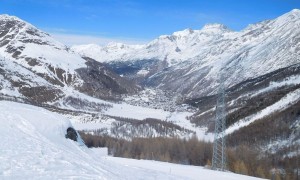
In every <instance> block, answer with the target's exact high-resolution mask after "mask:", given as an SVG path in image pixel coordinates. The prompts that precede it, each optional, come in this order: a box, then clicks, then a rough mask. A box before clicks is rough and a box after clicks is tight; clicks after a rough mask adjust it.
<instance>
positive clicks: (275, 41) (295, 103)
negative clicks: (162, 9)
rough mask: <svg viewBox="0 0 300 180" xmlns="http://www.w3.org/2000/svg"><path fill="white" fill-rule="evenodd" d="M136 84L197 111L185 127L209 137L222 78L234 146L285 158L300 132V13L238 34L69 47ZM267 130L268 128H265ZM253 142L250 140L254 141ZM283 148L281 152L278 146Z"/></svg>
mask: <svg viewBox="0 0 300 180" xmlns="http://www.w3.org/2000/svg"><path fill="white" fill-rule="evenodd" d="M71 49H72V50H74V51H75V52H78V53H79V54H80V55H82V56H84V57H91V58H93V59H95V60H97V61H99V62H103V63H105V64H106V65H107V66H108V67H110V68H111V69H113V70H114V71H115V72H117V73H118V74H120V75H122V76H124V77H126V78H129V79H133V80H135V81H136V82H137V83H139V84H140V85H143V86H146V87H150V88H155V89H160V90H164V91H167V92H172V93H174V94H173V98H174V99H175V98H177V97H180V98H178V99H179V101H178V102H177V103H186V104H189V105H192V106H194V107H196V108H197V112H196V113H194V114H193V115H192V116H190V117H189V120H190V121H191V122H192V123H194V124H196V126H198V127H205V128H208V132H213V130H214V120H215V106H216V101H217V98H218V94H217V92H218V87H219V79H220V77H221V76H222V77H223V79H224V84H225V88H226V97H225V98H226V120H227V127H228V129H227V130H226V134H227V135H228V142H229V144H230V145H231V146H235V145H236V144H246V145H253V146H255V145H257V146H258V147H259V148H262V149H263V150H264V151H267V150H271V152H274V149H272V145H276V146H277V150H278V149H281V150H280V151H281V152H286V148H287V147H289V146H290V145H289V144H288V142H290V141H296V140H297V138H298V139H299V137H298V136H294V135H293V133H292V132H293V131H295V129H297V128H299V127H300V125H299V124H300V96H299V88H300V81H299V79H300V10H298V9H294V10H292V11H290V12H288V13H286V14H283V15H282V16H280V17H278V18H276V19H273V20H266V21H262V22H258V23H256V24H251V25H249V26H248V27H246V28H245V29H243V30H241V31H239V32H235V31H232V30H230V29H229V28H227V27H226V26H225V25H221V24H208V25H205V26H204V27H203V28H202V29H200V30H192V29H186V30H183V31H179V32H175V33H173V34H172V35H163V36H160V37H158V38H157V39H155V40H153V41H151V42H149V43H148V44H145V45H125V44H109V45H108V46H105V47H100V46H97V45H82V46H74V47H72V48H71ZM266 126H268V127H269V128H270V129H266ZM254 137H255V138H254ZM280 145H282V146H280Z"/></svg>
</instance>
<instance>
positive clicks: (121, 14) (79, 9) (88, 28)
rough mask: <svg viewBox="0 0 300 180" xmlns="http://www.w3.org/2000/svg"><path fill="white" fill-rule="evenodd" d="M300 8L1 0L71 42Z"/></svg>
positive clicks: (241, 0) (223, 1) (3, 8)
mask: <svg viewBox="0 0 300 180" xmlns="http://www.w3.org/2000/svg"><path fill="white" fill-rule="evenodd" d="M292 9H300V0H249V1H247V0H0V13H1V14H9V15H15V16H18V17H20V18H21V19H24V20H26V21H28V22H30V23H31V24H33V25H35V26H36V27H38V28H40V29H42V30H44V31H46V32H48V33H50V34H52V35H53V36H54V37H56V38H59V40H61V41H62V42H64V43H66V44H68V45H72V44H85V43H98V44H106V43H108V42H109V41H121V42H125V43H130V44H135V43H145V42H148V41H150V40H152V39H154V38H156V37H158V36H159V35H162V34H172V33H173V32H175V31H179V30H183V29H186V28H192V29H201V27H202V26H203V25H205V24H207V23H222V24H225V25H226V26H228V27H229V28H231V29H233V30H236V31H238V30H241V29H243V28H245V27H246V26H247V25H248V24H251V23H255V22H259V21H262V20H265V19H273V18H276V17H278V16H280V15H282V14H284V13H286V12H288V11H290V10H292Z"/></svg>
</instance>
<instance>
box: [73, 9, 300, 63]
mask: <svg viewBox="0 0 300 180" xmlns="http://www.w3.org/2000/svg"><path fill="white" fill-rule="evenodd" d="M299 14H300V10H298V9H295V10H292V11H291V12H288V13H286V14H284V15H282V16H280V17H278V18H277V19H274V20H268V21H263V22H260V23H256V24H252V25H249V26H248V27H247V28H245V29H244V30H242V31H240V32H234V31H231V30H230V29H229V28H228V27H226V26H225V25H222V24H207V25H205V26H204V27H203V28H202V29H200V30H192V29H185V30H183V31H178V32H174V33H173V34H172V35H162V36H160V37H158V38H157V39H155V40H153V41H151V42H149V43H148V44H144V45H138V46H132V45H124V44H123V45H122V46H121V47H122V48H120V46H118V48H116V46H117V45H116V44H115V45H113V46H112V45H108V46H105V47H99V46H98V47H97V46H95V45H94V46H93V48H89V47H88V46H87V45H77V46H73V47H72V49H73V50H74V51H76V52H78V53H79V54H81V55H84V56H89V57H92V58H94V59H96V60H98V61H100V62H111V61H130V60H143V59H158V60H162V61H167V62H168V64H169V65H175V64H177V63H179V62H183V61H187V60H189V59H191V58H196V57H197V56H200V55H201V54H203V52H202V51H201V49H205V50H206V51H211V49H212V47H211V45H214V46H216V45H218V44H219V42H222V41H225V42H226V44H228V45H230V44H232V46H233V47H236V46H239V47H241V45H244V44H245V45H246V44H249V45H250V44H251V43H252V44H253V43H255V41H257V38H253V37H256V36H257V34H258V33H259V31H261V32H263V31H264V30H267V29H270V30H269V32H266V33H262V35H264V36H265V37H266V36H267V34H269V33H270V34H271V32H272V30H276V29H275V28H280V27H281V26H282V25H284V24H287V23H289V22H293V23H296V22H299V17H300V16H299ZM259 29H260V30H259ZM253 30H255V31H257V32H255V34H253V32H251V31H253ZM248 33H250V34H252V35H251V37H247V36H248ZM220 46H221V44H220ZM116 49H118V51H115V50H116ZM220 51H224V50H220Z"/></svg>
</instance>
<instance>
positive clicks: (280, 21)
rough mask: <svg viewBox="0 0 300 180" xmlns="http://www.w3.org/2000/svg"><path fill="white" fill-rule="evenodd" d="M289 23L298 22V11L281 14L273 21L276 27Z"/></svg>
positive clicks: (299, 14) (299, 17)
mask: <svg viewBox="0 0 300 180" xmlns="http://www.w3.org/2000/svg"><path fill="white" fill-rule="evenodd" d="M290 22H293V23H295V22H300V10H299V9H293V10H291V11H290V12H288V13H285V14H283V15H282V16H279V17H278V18H276V19H275V20H274V24H275V25H277V26H282V25H284V24H287V23H290Z"/></svg>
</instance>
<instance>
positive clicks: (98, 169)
mask: <svg viewBox="0 0 300 180" xmlns="http://www.w3.org/2000/svg"><path fill="white" fill-rule="evenodd" d="M0 111H1V114H0V129H1V130H0V135H1V141H2V143H1V145H0V149H1V150H2V152H1V154H0V158H1V160H2V162H4V163H1V165H0V178H1V179H140V178H142V179H198V177H199V176H201V177H202V178H203V179H219V178H222V179H245V180H246V179H257V178H253V177H248V176H242V175H237V174H233V173H225V172H215V171H211V170H207V169H204V168H202V167H193V166H183V165H174V164H169V163H161V162H155V161H138V160H129V159H122V158H114V157H107V156H102V155H100V154H98V151H95V152H93V151H92V150H90V149H88V148H87V147H86V146H85V145H84V144H82V143H81V142H75V141H72V140H69V139H66V138H65V134H66V130H67V128H68V127H72V125H71V123H70V121H69V120H67V119H66V118H64V117H63V116H61V115H58V114H56V113H53V112H50V111H47V110H45V109H43V108H38V107H34V106H31V105H24V104H19V103H12V102H7V101H1V102H0Z"/></svg>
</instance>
